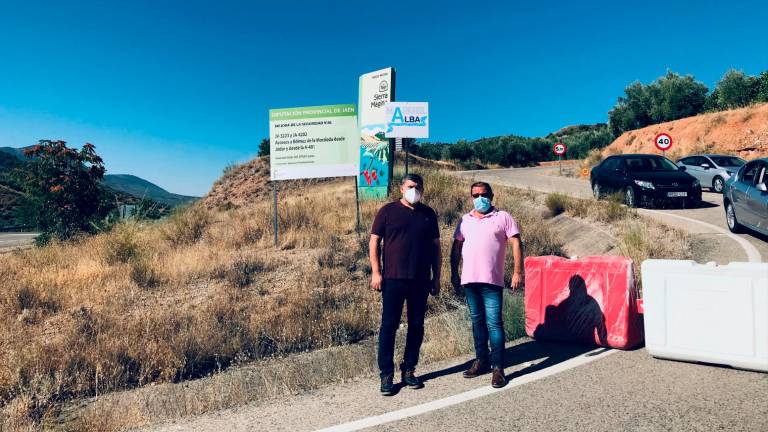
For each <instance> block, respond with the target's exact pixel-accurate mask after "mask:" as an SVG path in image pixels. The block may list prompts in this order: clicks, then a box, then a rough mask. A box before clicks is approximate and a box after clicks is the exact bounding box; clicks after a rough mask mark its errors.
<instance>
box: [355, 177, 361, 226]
mask: <svg viewBox="0 0 768 432" xmlns="http://www.w3.org/2000/svg"><path fill="white" fill-rule="evenodd" d="M357 177H358V176H355V208H356V209H357V225H356V228H355V230H356V231H357V233H358V234H360V192H359V191H358V189H357V182H358V180H357Z"/></svg>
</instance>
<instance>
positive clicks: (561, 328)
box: [525, 256, 643, 349]
mask: <svg viewBox="0 0 768 432" xmlns="http://www.w3.org/2000/svg"><path fill="white" fill-rule="evenodd" d="M637 300H638V296H637V289H636V288H635V281H634V276H633V273H632V260H630V259H629V258H625V257H616V256H592V257H584V258H581V259H576V260H569V259H567V258H561V257H556V256H543V257H528V258H526V259H525V331H526V333H528V336H531V337H534V338H537V339H550V340H561V341H568V342H580V343H589V344H597V345H600V346H605V347H611V348H618V349H629V348H633V347H636V346H638V345H640V344H641V343H642V342H643V321H642V315H641V314H640V312H639V311H638V304H637Z"/></svg>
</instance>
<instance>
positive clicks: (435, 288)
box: [429, 278, 440, 296]
mask: <svg viewBox="0 0 768 432" xmlns="http://www.w3.org/2000/svg"><path fill="white" fill-rule="evenodd" d="M429 293H430V294H432V295H433V296H437V295H438V294H440V279H438V278H434V279H432V289H430V290H429Z"/></svg>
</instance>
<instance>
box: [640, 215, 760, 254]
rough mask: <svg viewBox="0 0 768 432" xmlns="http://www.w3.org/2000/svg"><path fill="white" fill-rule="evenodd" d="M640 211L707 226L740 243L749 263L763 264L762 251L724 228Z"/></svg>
mask: <svg viewBox="0 0 768 432" xmlns="http://www.w3.org/2000/svg"><path fill="white" fill-rule="evenodd" d="M640 210H642V211H643V212H644V213H648V214H660V215H664V216H670V217H673V218H678V219H682V220H684V221H687V222H693V223H696V224H699V225H702V226H705V227H707V228H709V229H712V230H715V231H717V232H719V233H720V234H724V235H726V236H728V237H729V238H731V239H732V240H734V241H735V242H736V243H738V244H739V245H740V246H741V248H742V249H744V252H746V253H747V261H749V262H758V263H759V262H763V258H762V256H761V255H760V251H758V250H757V248H756V247H754V246H752V244H751V243H750V242H748V241H747V240H744V239H743V238H741V237H739V236H737V235H735V234H732V233H730V232H729V231H728V230H726V229H724V228H720V227H719V226H717V225H712V224H710V223H707V222H702V221H700V220H697V219H692V218H689V217H685V216H680V215H676V214H672V213H667V212H662V211H656V210H646V209H640Z"/></svg>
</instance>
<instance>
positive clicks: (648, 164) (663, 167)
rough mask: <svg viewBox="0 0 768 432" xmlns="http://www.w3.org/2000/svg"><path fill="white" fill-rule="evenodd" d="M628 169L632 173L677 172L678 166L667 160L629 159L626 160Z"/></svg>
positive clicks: (649, 158)
mask: <svg viewBox="0 0 768 432" xmlns="http://www.w3.org/2000/svg"><path fill="white" fill-rule="evenodd" d="M624 163H625V164H626V165H627V169H628V170H629V171H632V172H641V171H677V170H678V168H677V165H675V163H674V162H672V161H671V160H669V159H667V158H663V157H658V156H651V157H628V158H625V159H624Z"/></svg>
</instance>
